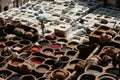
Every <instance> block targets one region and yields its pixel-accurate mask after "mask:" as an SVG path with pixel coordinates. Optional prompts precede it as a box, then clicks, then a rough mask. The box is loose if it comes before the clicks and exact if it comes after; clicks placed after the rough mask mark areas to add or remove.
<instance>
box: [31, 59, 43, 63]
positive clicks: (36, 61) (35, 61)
mask: <svg viewBox="0 0 120 80" xmlns="http://www.w3.org/2000/svg"><path fill="white" fill-rule="evenodd" d="M31 61H32V62H34V63H36V64H42V61H38V60H31Z"/></svg>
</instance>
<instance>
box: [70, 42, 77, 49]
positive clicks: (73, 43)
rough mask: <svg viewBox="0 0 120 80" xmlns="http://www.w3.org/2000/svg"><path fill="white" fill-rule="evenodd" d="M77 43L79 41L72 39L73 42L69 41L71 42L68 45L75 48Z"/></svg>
mask: <svg viewBox="0 0 120 80" xmlns="http://www.w3.org/2000/svg"><path fill="white" fill-rule="evenodd" d="M77 45H79V43H78V42H75V41H72V42H69V43H68V46H69V47H70V48H75V47H76V46H77Z"/></svg>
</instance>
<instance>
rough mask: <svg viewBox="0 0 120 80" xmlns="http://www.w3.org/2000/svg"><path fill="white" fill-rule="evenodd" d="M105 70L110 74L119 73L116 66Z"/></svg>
mask: <svg viewBox="0 0 120 80" xmlns="http://www.w3.org/2000/svg"><path fill="white" fill-rule="evenodd" d="M106 72H107V73H110V74H114V75H117V76H118V75H119V69H117V68H108V69H107V70H106Z"/></svg>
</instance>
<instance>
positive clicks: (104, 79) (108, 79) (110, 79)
mask: <svg viewBox="0 0 120 80" xmlns="http://www.w3.org/2000/svg"><path fill="white" fill-rule="evenodd" d="M97 80H116V77H115V76H113V75H112V74H103V75H101V76H99V77H98V79H97Z"/></svg>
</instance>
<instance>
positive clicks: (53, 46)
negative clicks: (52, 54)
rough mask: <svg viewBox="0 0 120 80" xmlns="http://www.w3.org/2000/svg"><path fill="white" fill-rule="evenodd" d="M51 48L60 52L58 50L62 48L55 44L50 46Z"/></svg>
mask: <svg viewBox="0 0 120 80" xmlns="http://www.w3.org/2000/svg"><path fill="white" fill-rule="evenodd" d="M50 48H52V49H55V50H58V49H60V48H61V45H60V44H58V43H53V44H51V45H50Z"/></svg>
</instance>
